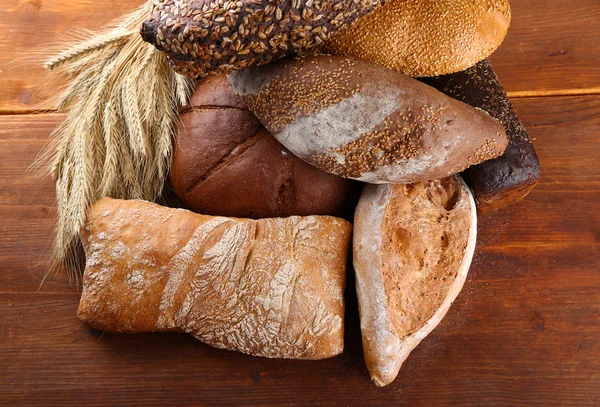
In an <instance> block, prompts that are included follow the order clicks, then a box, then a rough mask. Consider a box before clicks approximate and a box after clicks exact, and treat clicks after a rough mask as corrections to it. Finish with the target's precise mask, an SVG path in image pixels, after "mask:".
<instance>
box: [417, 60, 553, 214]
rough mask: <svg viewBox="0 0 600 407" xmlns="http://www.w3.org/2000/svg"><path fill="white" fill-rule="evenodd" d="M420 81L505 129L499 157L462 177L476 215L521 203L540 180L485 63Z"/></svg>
mask: <svg viewBox="0 0 600 407" xmlns="http://www.w3.org/2000/svg"><path fill="white" fill-rule="evenodd" d="M423 82H425V83H427V84H429V85H431V86H433V87H435V88H437V89H439V90H440V91H442V92H444V93H445V94H447V95H449V96H452V97H453V98H455V99H458V100H460V101H461V102H465V103H468V104H469V105H471V106H474V107H477V108H480V109H482V110H485V111H486V112H488V113H489V114H490V116H492V117H494V118H496V119H498V120H499V121H500V122H501V123H502V124H503V125H504V128H505V129H506V135H507V136H508V140H509V143H508V146H507V147H506V150H505V151H504V154H502V156H500V157H498V158H496V159H493V160H489V161H486V162H484V163H481V164H479V165H475V166H473V167H470V168H468V169H467V170H466V171H465V172H464V174H463V177H464V178H465V180H466V182H467V184H468V185H469V187H470V188H471V190H472V191H473V195H474V196H475V201H476V202H477V209H478V210H479V212H480V213H485V212H493V211H495V210H498V209H501V208H504V207H505V206H507V205H510V204H513V203H515V202H518V201H520V200H522V199H523V198H524V197H525V196H526V195H527V194H528V193H529V192H530V191H531V190H532V189H533V187H535V185H536V184H537V182H538V180H539V179H540V177H541V169H540V163H539V161H538V158H537V155H536V153H535V148H534V147H533V143H532V142H531V140H530V139H529V136H528V135H527V131H526V130H525V127H523V124H522V123H521V120H519V117H518V116H517V112H516V111H515V109H514V107H513V105H512V103H511V102H510V100H509V98H508V96H507V95H506V92H505V91H504V88H503V87H502V84H501V83H500V81H499V80H498V76H496V73H495V72H494V70H493V69H492V65H491V64H490V62H489V61H488V60H483V61H481V62H480V63H478V64H476V65H475V66H473V67H471V68H469V69H467V70H465V71H461V72H457V73H454V74H450V75H444V76H439V77H434V78H424V79H423Z"/></svg>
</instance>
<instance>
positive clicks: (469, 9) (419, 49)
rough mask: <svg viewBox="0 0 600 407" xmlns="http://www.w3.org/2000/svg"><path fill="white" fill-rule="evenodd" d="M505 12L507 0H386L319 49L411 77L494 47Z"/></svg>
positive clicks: (469, 61) (502, 32) (473, 59)
mask: <svg viewBox="0 0 600 407" xmlns="http://www.w3.org/2000/svg"><path fill="white" fill-rule="evenodd" d="M510 18H511V14H510V5H509V3H508V0H476V1H472V0H441V1H433V0H389V1H388V2H387V3H386V4H385V5H383V6H382V7H380V8H379V9H377V10H375V11H373V12H372V13H370V14H368V15H366V16H365V17H363V18H361V19H359V20H357V21H355V22H354V23H352V24H350V25H348V26H346V27H343V28H342V29H340V30H339V31H338V32H337V33H335V34H334V35H332V37H331V38H330V39H329V41H327V42H326V43H325V48H324V50H325V51H326V52H329V53H332V54H334V55H343V56H352V57H357V58H362V59H366V60H368V61H371V62H375V63H378V64H380V65H383V66H385V67H388V68H390V69H394V70H396V71H400V72H402V73H405V74H407V75H410V76H413V77H421V76H434V75H444V74H448V73H453V72H458V71H462V70H464V69H466V68H469V67H470V66H472V65H474V64H476V63H477V62H479V61H481V60H483V59H485V58H487V57H488V56H489V55H490V54H491V53H492V52H494V50H496V48H498V46H499V45H500V44H501V43H502V40H503V39H504V37H505V36H506V32H507V30H508V26H509V25H510Z"/></svg>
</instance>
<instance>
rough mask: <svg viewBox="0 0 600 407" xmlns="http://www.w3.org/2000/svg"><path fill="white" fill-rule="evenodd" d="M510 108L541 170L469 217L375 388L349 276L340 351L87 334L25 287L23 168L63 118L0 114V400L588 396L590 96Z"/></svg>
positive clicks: (591, 365) (40, 252)
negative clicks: (466, 233)
mask: <svg viewBox="0 0 600 407" xmlns="http://www.w3.org/2000/svg"><path fill="white" fill-rule="evenodd" d="M515 106H516V108H517V110H518V111H519V113H520V115H521V117H522V119H523V121H524V123H525V125H526V126H527V127H528V129H529V132H530V135H531V137H532V138H533V139H534V143H535V145H536V147H537V150H538V153H539V156H540V160H541V164H542V169H543V178H542V181H541V183H540V184H539V185H538V187H537V188H536V189H535V190H534V191H533V192H532V193H531V194H530V195H529V196H528V197H527V199H526V200H525V201H523V202H521V203H519V204H517V205H514V206H512V207H509V208H507V209H506V210H504V211H502V212H499V213H497V214H491V215H487V216H485V217H482V218H480V220H479V241H478V247H477V253H476V256H475V259H474V263H473V266H472V268H471V271H470V275H469V279H468V281H467V283H466V286H465V289H464V290H463V292H462V293H461V294H460V296H459V297H458V299H457V300H456V302H455V304H454V305H453V307H452V308H451V310H450V312H449V314H448V315H447V317H446V318H445V319H444V320H443V321H442V323H441V325H440V326H439V327H438V328H437V329H436V330H434V332H433V333H432V334H431V335H430V336H429V337H428V338H427V339H426V340H425V341H424V342H423V343H422V344H421V345H420V346H419V347H417V349H416V350H415V351H414V352H413V354H412V355H411V356H410V357H409V359H408V360H407V362H406V364H405V366H404V367H403V369H402V370H401V372H400V374H399V376H398V378H397V379H396V381H395V382H394V383H393V384H392V385H390V386H389V387H387V388H383V389H379V388H376V387H375V386H374V385H372V384H371V383H370V382H369V379H368V374H367V371H366V368H365V366H364V362H363V360H362V348H361V340H360V330H359V322H358V315H357V303H356V297H355V294H354V290H353V286H352V284H349V286H348V290H347V329H346V347H345V353H344V354H343V355H341V356H339V357H336V358H333V359H330V360H325V361H317V362H301V361H285V360H269V359H262V358H255V357H250V356H245V355H242V354H238V353H236V352H228V351H222V350H216V349H212V348H210V347H208V346H206V345H203V344H200V343H199V342H197V341H195V340H194V339H193V338H191V337H189V336H187V335H178V334H140V335H124V334H112V333H105V334H104V335H102V337H101V338H100V336H101V333H100V332H96V331H92V330H89V329H88V328H86V327H85V326H83V325H82V324H80V323H79V321H78V320H77V318H76V310H77V303H78V293H77V292H76V290H75V289H74V288H73V287H69V285H68V283H67V282H66V280H65V279H64V278H57V279H55V280H52V281H51V283H50V285H49V286H48V287H47V288H46V290H45V291H43V292H38V291H37V290H38V285H39V279H40V277H41V275H42V274H43V271H44V270H45V267H47V254H48V250H47V249H48V247H49V244H50V241H51V234H50V233H49V232H50V231H51V227H52V218H51V217H50V215H49V214H50V213H51V212H52V208H53V185H52V182H51V180H49V179H48V178H36V177H35V176H34V174H33V173H31V172H27V171H26V168H27V167H28V166H29V164H30V163H31V162H32V160H33V159H34V158H35V156H36V155H37V153H38V151H39V149H40V148H41V147H42V146H43V145H44V143H45V142H46V140H47V137H48V134H49V133H50V132H51V131H52V129H53V128H54V127H55V126H56V124H57V123H58V122H59V120H60V119H61V117H60V116H58V115H48V114H44V115H35V116H27V117H24V116H2V117H0V162H2V163H3V165H2V166H0V191H1V192H0V270H2V273H0V326H2V327H3V329H1V330H0V366H1V367H2V374H0V405H61V406H71V405H73V406H75V405H77V406H79V405H97V406H105V405H120V404H125V403H127V404H132V405H140V406H141V405H143V406H149V405H165V404H169V405H199V404H201V405H240V404H248V405H261V406H275V405H311V406H320V405H323V406H325V405H327V406H331V405H333V406H336V405H339V406H362V405H365V400H368V401H369V404H370V405H381V406H389V405H426V406H429V405H464V406H503V405H512V406H518V405H532V404H542V405H548V406H570V405H572V406H586V405H589V406H594V405H597V401H598V400H599V399H600V373H598V372H600V277H599V276H598V270H599V269H600V250H599V246H600V167H599V166H598V157H599V156H600V139H598V137H597V135H598V134H599V133H600V96H585V97H553V98H524V99H518V100H516V101H515ZM349 281H352V276H349Z"/></svg>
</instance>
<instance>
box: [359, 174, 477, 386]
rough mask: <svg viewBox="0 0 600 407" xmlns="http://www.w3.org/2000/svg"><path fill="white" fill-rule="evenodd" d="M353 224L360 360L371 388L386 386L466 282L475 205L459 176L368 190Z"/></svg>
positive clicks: (365, 190)
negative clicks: (363, 363) (362, 349)
mask: <svg viewBox="0 0 600 407" xmlns="http://www.w3.org/2000/svg"><path fill="white" fill-rule="evenodd" d="M354 222H355V223H354V247H353V252H354V269H355V270H356V290H357V293H358V304H359V310H360V325H361V332H362V340H363V348H364V353H365V361H366V364H367V368H368V369H369V373H370V374H371V379H372V380H373V382H374V383H375V384H376V385H378V386H385V385H387V384H389V383H391V382H392V381H393V380H394V379H395V378H396V375H397V374H398V371H399V370H400V366H401V365H402V363H403V362H404V360H406V358H407V357H408V355H409V353H410V352H411V351H412V350H413V349H414V348H415V346H417V345H418V344H419V342H421V340H423V338H425V336H427V335H428V334H429V333H430V332H431V331H432V330H433V329H434V328H435V327H436V326H437V324H438V323H439V322H440V320H441V319H442V318H443V317H444V315H445V314H446V312H447V311H448V308H449V307H450V305H451V304H452V302H453V301H454V299H455V298H456V296H457V295H458V293H459V292H460V290H461V288H462V286H463V283H464V282H465V279H466V276H467V272H468V270H469V266H470V264H471V259H472V257H473V252H474V250H475V239H476V231H477V229H476V226H477V225H476V223H477V219H476V212H475V202H474V201H473V198H472V196H471V193H470V191H469V190H468V188H467V187H466V185H465V184H464V183H463V182H462V180H461V179H460V177H459V176H453V177H449V178H446V179H442V180H435V181H428V182H424V183H417V184H407V185H367V186H366V187H365V189H364V191H363V194H362V196H361V199H360V202H359V204H358V207H357V208H356V213H355V216H354Z"/></svg>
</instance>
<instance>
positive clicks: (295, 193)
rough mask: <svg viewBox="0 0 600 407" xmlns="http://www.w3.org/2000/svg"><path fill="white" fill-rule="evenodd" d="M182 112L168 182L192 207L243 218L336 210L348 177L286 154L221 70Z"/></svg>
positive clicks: (344, 201) (347, 203)
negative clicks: (245, 104)
mask: <svg viewBox="0 0 600 407" xmlns="http://www.w3.org/2000/svg"><path fill="white" fill-rule="evenodd" d="M190 105H191V106H192V107H190V108H187V109H186V110H185V111H183V112H182V113H181V116H180V117H181V125H180V131H179V134H178V136H177V139H176V143H175V148H174V155H173V161H172V165H171V172H170V176H169V178H170V181H171V184H172V186H173V189H174V191H175V193H176V195H177V196H178V197H179V199H180V200H181V201H182V202H183V203H184V205H185V206H186V207H187V208H189V209H191V210H193V211H195V212H198V213H205V214H210V215H222V216H235V217H242V218H268V217H285V216H291V215H301V216H303V215H341V214H343V213H344V212H345V211H346V209H348V208H350V207H352V206H353V205H354V203H355V202H356V197H355V195H356V194H355V193H354V189H356V188H355V187H357V185H354V182H353V181H350V180H347V179H344V178H341V177H338V176H336V175H333V174H328V173H326V172H323V171H320V170H318V169H317V168H315V167H313V166H312V165H309V164H307V163H305V162H304V161H302V160H301V159H299V158H298V157H296V156H294V155H293V154H291V153H290V152H289V151H288V150H287V149H286V148H285V147H283V146H282V145H281V144H280V143H279V142H278V141H277V140H276V139H275V138H274V137H273V136H272V135H271V134H269V132H268V131H267V130H266V129H265V128H264V127H263V126H262V125H261V124H260V122H259V121H258V119H257V118H256V117H255V116H254V115H253V114H252V113H251V112H250V111H249V110H247V109H246V108H245V107H244V106H243V105H242V102H241V100H240V98H239V97H238V96H237V95H236V94H235V93H234V92H233V90H232V89H231V85H229V83H228V82H227V79H226V77H225V75H220V76H215V77H210V78H206V79H204V80H202V81H200V82H199V83H198V86H197V88H196V91H195V92H194V94H193V95H192V97H191V100H190Z"/></svg>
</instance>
